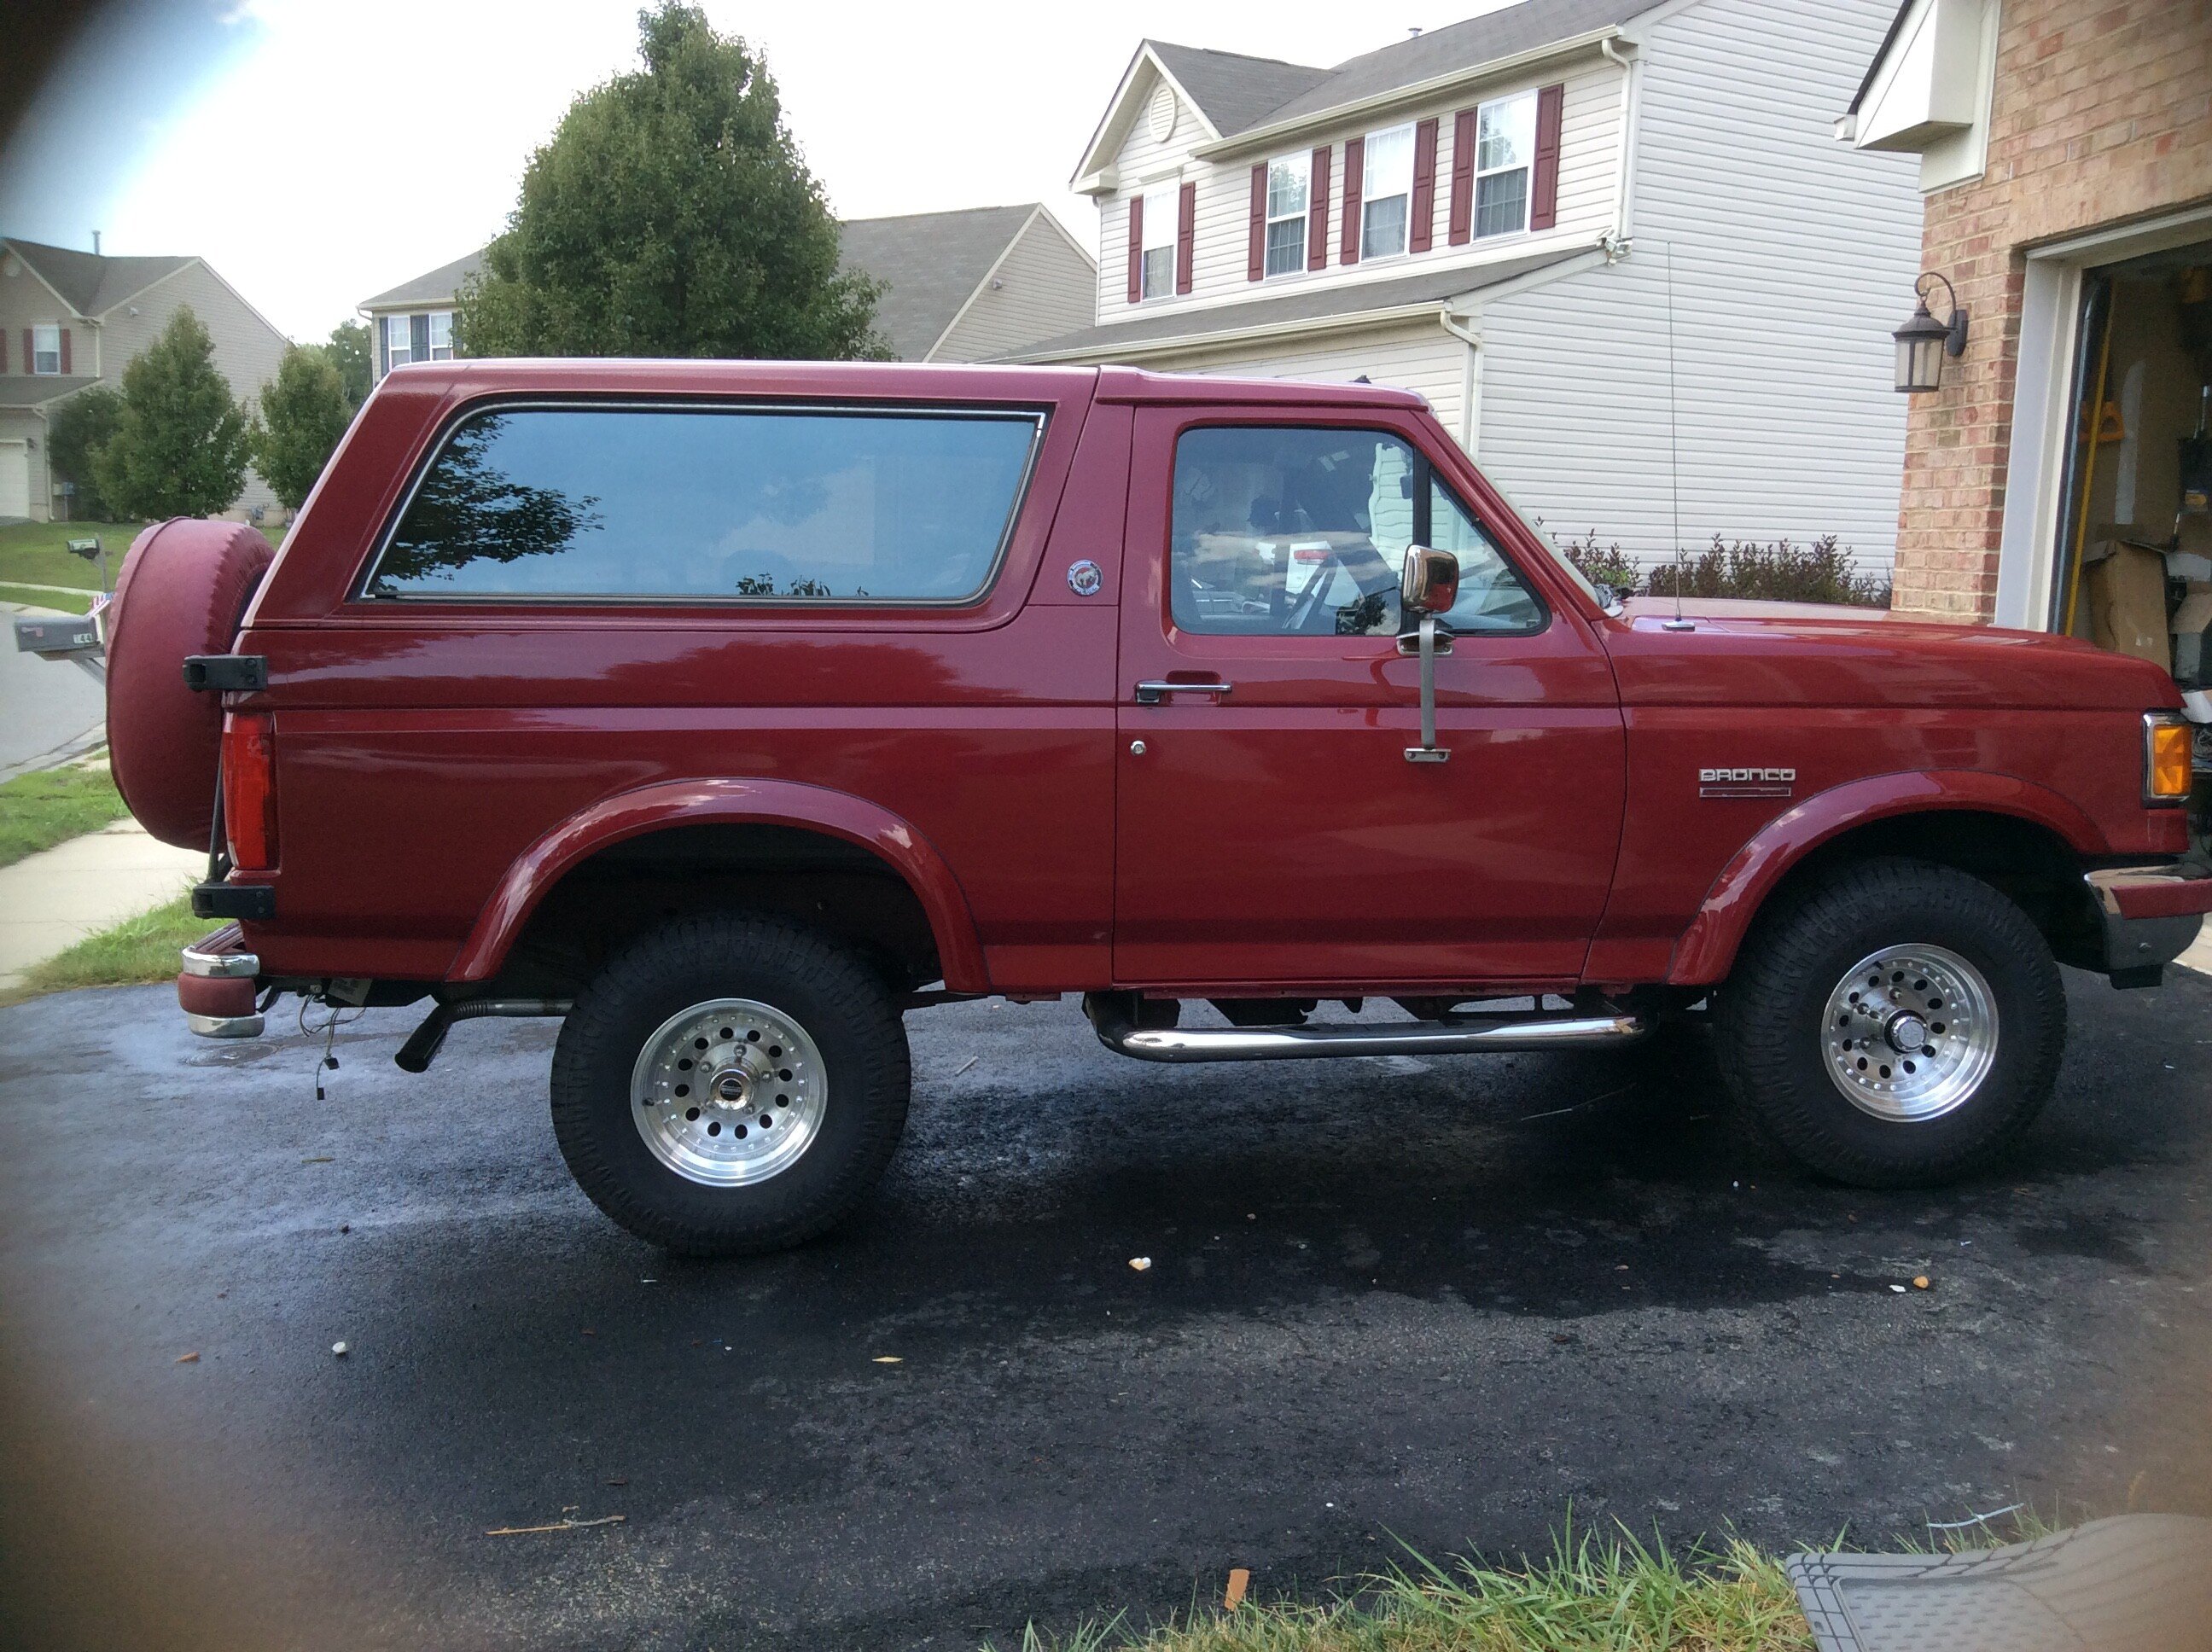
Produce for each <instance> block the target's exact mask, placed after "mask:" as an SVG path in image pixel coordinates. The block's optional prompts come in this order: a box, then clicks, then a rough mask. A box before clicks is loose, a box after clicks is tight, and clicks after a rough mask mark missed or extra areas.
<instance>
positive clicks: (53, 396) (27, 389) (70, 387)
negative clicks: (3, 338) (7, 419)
mask: <svg viewBox="0 0 2212 1652" xmlns="http://www.w3.org/2000/svg"><path fill="white" fill-rule="evenodd" d="M99 382H100V380H97V379H94V378H92V377H89V376H88V375H87V374H76V375H74V376H72V377H70V378H67V379H64V378H58V377H57V376H56V375H54V374H51V373H42V374H28V373H7V374H0V407H43V406H44V405H46V403H48V402H58V401H59V400H61V398H63V397H64V396H74V395H76V393H77V392H79V391H80V390H82V389H84V388H86V387H87V386H90V385H96V384H98V383H99Z"/></svg>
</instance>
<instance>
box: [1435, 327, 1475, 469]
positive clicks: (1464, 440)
mask: <svg viewBox="0 0 2212 1652" xmlns="http://www.w3.org/2000/svg"><path fill="white" fill-rule="evenodd" d="M1437 325H1438V326H1440V327H1442V328H1443V330H1444V331H1446V332H1448V333H1449V334H1450V335H1451V336H1452V337H1455V338H1456V339H1458V340H1459V341H1460V342H1461V343H1463V344H1465V345H1466V346H1467V359H1466V360H1465V361H1462V363H1461V364H1460V370H1459V422H1460V434H1459V445H1460V446H1462V447H1464V448H1465V449H1467V456H1468V458H1469V459H1473V458H1474V457H1475V448H1476V447H1477V446H1479V445H1480V436H1481V432H1482V335H1481V334H1480V333H1479V332H1472V331H1468V329H1467V328H1466V327H1464V326H1462V325H1461V324H1460V322H1459V319H1458V318H1456V317H1455V316H1454V315H1453V314H1452V313H1451V306H1450V305H1449V304H1445V305H1442V306H1440V307H1438V308H1437Z"/></svg>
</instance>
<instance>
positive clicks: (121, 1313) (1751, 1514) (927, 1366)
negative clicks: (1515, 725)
mask: <svg viewBox="0 0 2212 1652" xmlns="http://www.w3.org/2000/svg"><path fill="white" fill-rule="evenodd" d="M2068 986H2069V990H2070V992H2071V993H2072V995H2073V1003H2074V1011H2073V1044H2072V1048H2071V1050H2070V1053H2069V1057H2068V1060H2067V1065H2066V1069H2065V1074H2064V1077H2063V1079H2062V1081H2061V1086H2060V1092H2059V1096H2058V1098H2057V1101H2056V1102H2055V1103H2054V1105H2053V1106H2052V1108H2051V1111H2050V1112H2049V1114H2046V1116H2045V1121H2044V1122H2043V1123H2042V1124H2041V1125H2040V1126H2039V1127H2038V1129H2037V1131H2036V1133H2034V1135H2033V1138H2032V1139H2030V1141H2029V1142H2028V1143H2027V1145H2026V1147H2025V1148H2024V1150H2023V1151H2021V1153H2020V1154H2019V1155H2018V1156H2017V1157H2015V1159H2014V1160H2012V1161H2011V1162H2010V1163H2008V1164H2007V1165H2005V1166H2004V1167H2003V1168H2002V1169H2001V1170H1999V1171H1997V1172H1996V1173H1993V1174H1991V1175H1987V1176H1984V1177H1982V1178H1979V1179H1978V1180H1976V1181H1973V1182H1972V1183H1971V1184H1970V1185H1967V1186H1966V1187H1960V1188H1955V1189H1952V1190H1949V1191H1947V1192H1941V1193H1908V1194H1872V1193H1863V1192H1853V1191H1850V1190H1847V1189H1842V1188H1837V1187H1829V1186H1825V1185H1822V1184H1820V1183H1817V1182H1815V1181H1811V1180H1809V1179H1808V1178H1806V1177H1805V1176H1803V1175H1801V1174H1799V1173H1798V1172H1796V1171H1795V1170H1794V1169H1790V1167H1789V1166H1788V1165H1787V1164H1786V1163H1783V1162H1782V1161H1781V1160H1780V1159H1779V1158H1778V1157H1777V1156H1775V1155H1774V1154H1773V1153H1772V1152H1771V1151H1769V1150H1767V1149H1765V1147H1763V1146H1762V1145H1760V1144H1759V1142H1758V1141H1757V1139H1755V1138H1753V1137H1752V1136H1751V1135H1750V1134H1749V1133H1748V1132H1747V1130H1745V1129H1744V1128H1743V1127H1741V1126H1740V1125H1738V1124H1737V1123H1735V1121H1732V1120H1731V1119H1730V1117H1729V1114H1728V1112H1727V1109H1726V1108H1725V1107H1724V1105H1723V1103H1722V1102H1721V1100H1720V1097H1719V1095H1718V1089H1717V1081H1716V1079H1715V1078H1714V1074H1713V1071H1712V1067H1711V1054H1710V1052H1709V1051H1708V1050H1707V1049H1706V1048H1705V1046H1704V1044H1703V1042H1702V1041H1701V1040H1700V1039H1698V1038H1694V1037H1692V1038H1687V1039H1683V1040H1679V1041H1673V1042H1669V1043H1668V1044H1667V1045H1665V1046H1663V1047H1659V1048H1652V1049H1648V1050H1644V1051H1638V1052H1630V1053H1619V1054H1613V1053H1608V1054H1583V1055H1575V1056H1554V1057H1541V1058H1540V1057H1534V1056H1529V1057H1503V1056H1501V1057H1480V1058H1463V1059H1460V1060H1443V1059H1439V1060H1431V1061H1415V1060H1406V1059H1402V1058H1399V1059H1390V1060H1362V1061H1357V1062H1348V1063H1327V1062H1322V1063H1308V1064H1291V1065H1285V1066H1218V1067H1197V1068H1187V1069H1170V1068H1161V1067H1154V1066H1143V1065H1140V1064H1138V1063H1134V1062H1129V1061H1126V1060H1121V1059H1119V1058H1116V1057H1114V1056H1112V1055H1109V1054H1107V1053H1106V1052H1105V1051H1103V1050H1102V1049H1100V1048H1098V1047H1097V1044H1096V1043H1095V1042H1094V1041H1093V1040H1092V1039H1091V1036H1090V1033H1089V1030H1088V1029H1087V1027H1086V1026H1085V1024H1084V1023H1083V1022H1082V1020H1081V1017H1080V1016H1079V1014H1078V1012H1077V1011H1076V1009H1075V1007H1074V1005H1073V1003H1072V1002H1070V1003H1068V1004H1064V1005H1038V1006H1030V1007H1023V1006H1017V1005H1003V1004H997V1003H988V1004H975V1005H959V1006H954V1007H950V1008H945V1009H941V1010H936V1011H929V1012H927V1013H924V1014H919V1015H916V1016H915V1017H913V1018H912V1019H911V1020H910V1022H909V1023H908V1024H909V1028H910V1030H911V1033H912V1036H913V1039H914V1044H915V1073H916V1092H915V1108H914V1113H913V1116H912V1120H911V1122H910V1125H909V1128H908V1136H907V1139H906V1144H905V1145H904V1147H903V1148H902V1151H901V1154H900V1156H899V1157H898V1159H897V1161H896V1163H895V1164H894V1166H893V1168H892V1170H891V1173H890V1177H889V1179H888V1181H886V1183H885V1185H884V1188H883V1190H882V1192H881V1193H880V1195H879V1196H878V1198H877V1199H876V1200H874V1201H873V1202H872V1204H871V1205H870V1206H868V1207H867V1208H866V1211H865V1212H864V1213H863V1214H862V1216H861V1217H860V1219H858V1220H857V1221H855V1222H854V1224H851V1225H850V1226H848V1228H847V1229H845V1230H842V1231H841V1232H840V1233H839V1234H837V1235H836V1236H832V1237H831V1238H829V1239H828V1240H826V1241H823V1242H818V1243H817V1244H815V1245H814V1246H812V1247H811V1248H807V1249H805V1250H804V1251H801V1252H799V1253H796V1254H789V1255H785V1256H780V1257H775V1258H770V1259H767V1260H755V1261H749V1262H741V1263H721V1264H704V1263H696V1262H678V1261H674V1260H670V1259H667V1258H665V1257H664V1256H662V1255H660V1254H659V1253H657V1252H655V1251H653V1250H652V1249H650V1248H647V1247H646V1246H644V1245H642V1244H641V1243H639V1242H636V1241H634V1240H632V1239H630V1238H629V1237H628V1236H625V1235H623V1233H621V1232H620V1231H619V1230H616V1229H615V1228H613V1227H612V1226H611V1225H610V1224H608V1223H606V1222H605V1220H604V1219H603V1218H600V1217H599V1214H598V1213H597V1212H595V1211H594V1210H593V1209H592V1207H591V1206H589V1205H588V1204H587V1203H586V1201H585V1200H584V1199H583V1197H582V1196H581V1195H580V1193H577V1192H576V1191H575V1190H574V1187H572V1185H571V1184H570V1183H569V1181H568V1176H567V1175H566V1172H565V1170H564V1169H563V1168H562V1164H561V1161H560V1157H559V1155H558V1153H557V1151H556V1149H555V1147H554V1145H553V1141H552V1138H551V1134H550V1127H549V1126H548V1124H547V1121H546V1117H545V1096H544V1091H545V1073H546V1066H547V1060H548V1053H549V1049H550V1041H551V1032H550V1026H547V1025H544V1024H538V1023H491V1022H476V1023H466V1024H464V1025H462V1026H461V1027H459V1028H458V1029H455V1031H454V1033H453V1037H452V1039H451V1041H450V1042H449V1043H448V1045H447V1052H446V1054H445V1055H444V1056H443V1057H442V1058H441V1060H440V1061H439V1063H438V1065H437V1066H435V1067H434V1068H433V1069H432V1071H431V1072H430V1073H429V1074H428V1076H427V1077H425V1078H408V1077H407V1076H405V1075H404V1074H402V1073H400V1072H398V1071H396V1070H395V1069H394V1068H393V1067H392V1065H391V1061H390V1056H391V1053H392V1050H393V1048H396V1046H397V1043H398V1040H399V1038H400V1037H402V1036H404V1032H405V1031H406V1030H407V1029H408V1027H409V1026H410V1024H411V1021H412V1019H413V1017H412V1016H411V1015H410V1014H408V1013H405V1012H380V1013H376V1014H373V1015H371V1016H370V1017H368V1018H367V1019H365V1020H363V1021H362V1022H361V1023H359V1024H358V1025H356V1026H353V1027H349V1028H347V1029H344V1030H343V1032H342V1033H341V1034H340V1036H339V1037H338V1039H337V1054H338V1056H339V1058H340V1060H341V1062H342V1066H341V1068H340V1070H339V1071H338V1072H336V1073H333V1074H331V1075H329V1084H330V1096H329V1099H328V1100H326V1101H323V1102H317V1101H316V1100H315V1099H314V1094H313V1062H314V1059H315V1056H316V1054H319V1042H320V1041H319V1040H315V1041H312V1042H311V1041H308V1040H307V1039H303V1038H301V1036H298V1035H297V1034H296V1033H289V1036H282V1037H272V1038H270V1039H267V1040H264V1041H262V1042H258V1043H253V1044H245V1045H234V1046H220V1045H213V1044H208V1043H204V1042H199V1041H197V1040H194V1039H191V1037H189V1036H187V1035H186V1034H185V1032H184V1030H183V1029H182V1027H181V1024H180V1023H179V1020H178V1017H176V1015H175V1014H174V1012H173V999H171V997H170V995H169V994H168V993H167V991H166V989H161V988H147V989H133V990H128V991H121V992H112V993H76V994H71V995H68V996H65V997H61V998H55V999H46V1000H43V1001H40V1002H37V1003H33V1004H29V1005H22V1006H20V1007H17V1008H15V1009H12V1010H8V1011H0V1533H4V1534H5V1536H4V1540H0V1641H5V1642H6V1643H9V1644H25V1645H38V1646H41V1647H49V1648H66V1647H72V1646H115V1645H130V1644H137V1645H154V1644H161V1645H165V1646H171V1645H175V1646H198V1645H205V1646H210V1647H214V1646H222V1647H226V1648H255V1647H263V1646H270V1647H276V1646H300V1647H325V1646H331V1645H341V1644H342V1645H347V1646H363V1647H377V1646H439V1647H445V1646H451V1647H469V1648H507V1647H514V1648H523V1647H527V1648H532V1649H540V1648H566V1647H574V1648H595V1649H596V1648H614V1647H622V1648H635V1649H662V1648H668V1649H678V1648H681V1649H707V1648H738V1647H794V1648H796V1647H808V1648H817V1647H831V1646H836V1647H840V1648H847V1647H850V1648H878V1647H905V1646H932V1647H948V1648H951V1647H972V1646H974V1645H975V1644H976V1643H978V1642H980V1641H981V1640H983V1639H985V1638H987V1637H988V1638H995V1639H996V1640H997V1641H999V1642H1000V1643H1001V1644H1006V1643H1008V1642H1010V1641H1012V1642H1017V1643H1018V1639H1019V1632H1020V1628H1021V1625H1022V1624H1023V1623H1024V1621H1025V1620H1029V1619H1035V1620H1036V1621H1037V1622H1038V1623H1039V1624H1040V1625H1047V1626H1049V1627H1053V1628H1056V1629H1060V1630H1065V1629H1066V1628H1067V1627H1068V1626H1070V1625H1073V1623H1075V1622H1076V1621H1077V1620H1078V1619H1081V1618H1082V1617H1084V1616H1085V1614H1088V1613H1094V1612H1097V1611H1100V1610H1102V1609H1103V1610H1107V1611H1111V1610H1115V1609H1122V1608H1126V1609H1127V1610H1128V1612H1129V1613H1130V1614H1131V1616H1132V1618H1133V1619H1134V1620H1137V1621H1139V1622H1141V1621H1144V1620H1146V1619H1150V1618H1154V1617H1158V1616H1161V1615H1164V1614H1166V1613H1170V1612H1174V1611H1177V1610H1181V1609H1187V1608H1188V1606H1191V1605H1192V1603H1193V1602H1194V1601H1203V1600H1210V1599H1218V1594H1219V1590H1220V1587H1221V1580H1222V1577H1223V1575H1224V1574H1225V1571H1226V1570H1227V1569H1228V1568H1230V1567H1231V1566H1244V1567H1249V1568H1250V1569H1251V1570H1252V1572H1253V1574H1254V1587H1255V1591H1259V1592H1267V1591H1275V1590H1283V1589H1290V1588H1298V1589H1313V1588H1319V1587H1322V1586H1323V1585H1325V1584H1326V1582H1327V1581H1328V1580H1329V1579H1331V1578H1333V1577H1340V1576H1353V1575H1357V1574H1358V1573H1359V1572H1361V1571H1363V1570H1367V1569H1370V1568H1372V1567H1375V1566H1376V1565H1378V1564H1383V1563H1384V1562H1387V1561H1388V1560H1389V1559H1391V1558H1393V1557H1394V1556H1397V1555H1400V1554H1401V1553H1402V1550H1401V1549H1400V1548H1399V1547H1398V1545H1399V1544H1400V1543H1401V1542H1402V1543H1404V1544H1408V1545H1411V1546H1413V1547H1414V1548H1417V1549H1419V1550H1420V1551H1421V1552H1425V1553H1428V1554H1431V1555H1435V1554H1437V1553H1439V1552H1447V1551H1452V1552H1463V1551H1466V1550H1468V1549H1471V1548H1479V1549H1480V1550H1482V1551H1484V1552H1489V1553H1492V1554H1504V1553H1511V1552H1515V1551H1517V1550H1521V1549H1523V1548H1532V1547H1541V1546H1544V1545H1545V1544H1546V1543H1547V1540H1548V1534H1549V1533H1550V1532H1551V1530H1552V1529H1553V1527H1556V1526H1557V1524H1558V1523H1559V1521H1561V1520H1562V1518H1563V1517H1564V1516H1565V1515H1566V1513H1567V1511H1568V1509H1569V1508H1570V1506H1571V1508H1572V1509H1573V1512H1574V1518H1575V1520H1576V1521H1577V1524H1578V1525H1579V1524H1581V1523H1583V1522H1584V1521H1610V1520H1613V1519H1616V1518H1617V1519H1619V1520H1621V1521H1626V1522H1627V1523H1628V1524H1629V1525H1631V1526H1632V1527H1635V1528H1637V1529H1638V1530H1639V1531H1644V1532H1649V1531H1650V1530H1652V1529H1653V1528H1655V1527H1656V1529H1657V1530H1659V1531H1661V1532H1662V1533H1663V1534H1665V1535H1666V1536H1667V1537H1668V1539H1669V1540H1684V1539H1688V1538H1691V1537H1694V1536H1696V1535H1697V1534H1701V1533H1703V1534H1719V1533H1722V1532H1723V1531H1725V1530H1726V1529H1728V1528H1729V1527H1734V1528H1735V1529H1738V1530H1741V1531H1742V1532H1743V1533H1745V1534H1747V1535H1750V1536H1752V1537H1754V1538H1756V1539H1759V1540H1761V1541H1764V1542H1767V1543H1770V1544H1775V1545H1787V1544H1789V1543H1791V1542H1793V1541H1800V1540H1802V1541H1814V1542H1820V1541H1825V1540H1828V1539H1830V1538H1832V1537H1833V1536H1834V1535H1835V1534H1837V1533H1838V1531H1839V1530H1843V1529H1844V1528H1848V1529H1849V1530H1850V1532H1851V1533H1853V1534H1857V1536H1858V1537H1860V1538H1861V1539H1863V1540H1869V1541H1872V1540H1877V1539H1886V1538H1887V1537H1889V1536H1891V1535H1892V1534H1898V1533H1921V1534H1923V1536H1924V1526H1923V1522H1925V1521H1929V1520H1936V1521H1955V1520H1958V1519H1960V1518H1962V1517H1963V1516H1966V1515H1969V1514H1972V1513H1975V1512H1980V1511H1985V1510H1988V1509H1993V1508H1996V1507H1999V1506H2002V1505H2003V1504H2006V1503H2013V1502H2015V1501H2017V1500H2020V1499H2022V1498H2032V1499H2033V1500H2034V1501H2035V1502H2036V1503H2037V1504H2038V1505H2039V1507H2040V1508H2041V1509H2043V1510H2044V1511H2045V1512H2046V1513H2049V1512H2051V1510H2052V1509H2053V1507H2054V1505H2056V1506H2057V1507H2059V1508H2060V1509H2061V1510H2062V1511H2063V1513H2064V1514H2065V1515H2069V1516H2071V1515H2079V1514H2093V1513H2107V1512H2114V1511H2117V1510H2118V1509H2124V1508H2127V1507H2130V1506H2132V1507H2134V1508H2137V1509H2171V1510H2177V1511H2180V1512H2186V1513H2194V1514H2212V1190H2208V1186H2207V1184H2208V1175H2207V1172H2208V1170H2212V1060H2208V1055H2212V980H2207V979H2206V978H2205V977H2203V976H2201V975H2195V974H2192V973H2188V972H2174V975H2173V984H2172V985H2170V986H2169V987H2167V988H2166V990H2165V991H2163V992H2161V993H2115V992H2112V990H2111V989H2110V988H2108V987H2106V986H2105V985H2104V984H2103V983H2102V982H2101V981H2098V980H2095V979H2093V978H2091V977H2086V976H2081V975H2069V979H2068ZM288 1032H289V1029H288ZM1137 1256H1148V1257H1150V1258H1151V1259H1152V1266H1151V1267H1150V1268H1149V1269H1148V1270H1146V1271H1144V1272H1137V1271H1135V1270H1133V1269H1132V1268H1131V1267H1130V1266H1129V1260H1130V1259H1131V1258H1133V1257H1137ZM1915 1275H1924V1276H1925V1277H1927V1278H1929V1281H1930V1288H1929V1289H1928V1290H1927V1291H1918V1290H1915V1289H1913V1288H1912V1287H1911V1279H1912V1278H1913V1277H1914V1276H1915ZM1896 1285H1904V1286H1905V1291H1903V1293H1902V1294H1900V1293H1899V1292H1898V1291H1895V1290H1893V1286H1896ZM340 1340H343V1341H344V1342H345V1343H346V1344H347V1345H348V1352H347V1354H346V1355H345V1357H343V1358H338V1357H333V1355H332V1354H331V1345H332V1344H333V1343H334V1342H337V1341H340ZM186 1354H197V1356H198V1357H197V1359H196V1360H191V1361H187V1362H185V1363H178V1362H179V1357H180V1356H184V1355H186ZM890 1360H896V1362H897V1363H896V1364H893V1363H879V1362H888V1361H890ZM611 1515H621V1516H623V1519H622V1520H621V1521H609V1522H608V1523H605V1524H600V1525H586V1526H577V1527H574V1528H572V1529H564V1530H560V1531H556V1532H553V1533H550V1534H519V1535H503V1536H487V1535H485V1534H486V1533H487V1532H488V1531H489V1530H491V1529H493V1528H498V1527H522V1526H533V1525H544V1524H550V1523H555V1522H559V1521H563V1520H564V1519H565V1520H569V1521H599V1520H603V1519H605V1517H607V1516H611Z"/></svg>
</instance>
